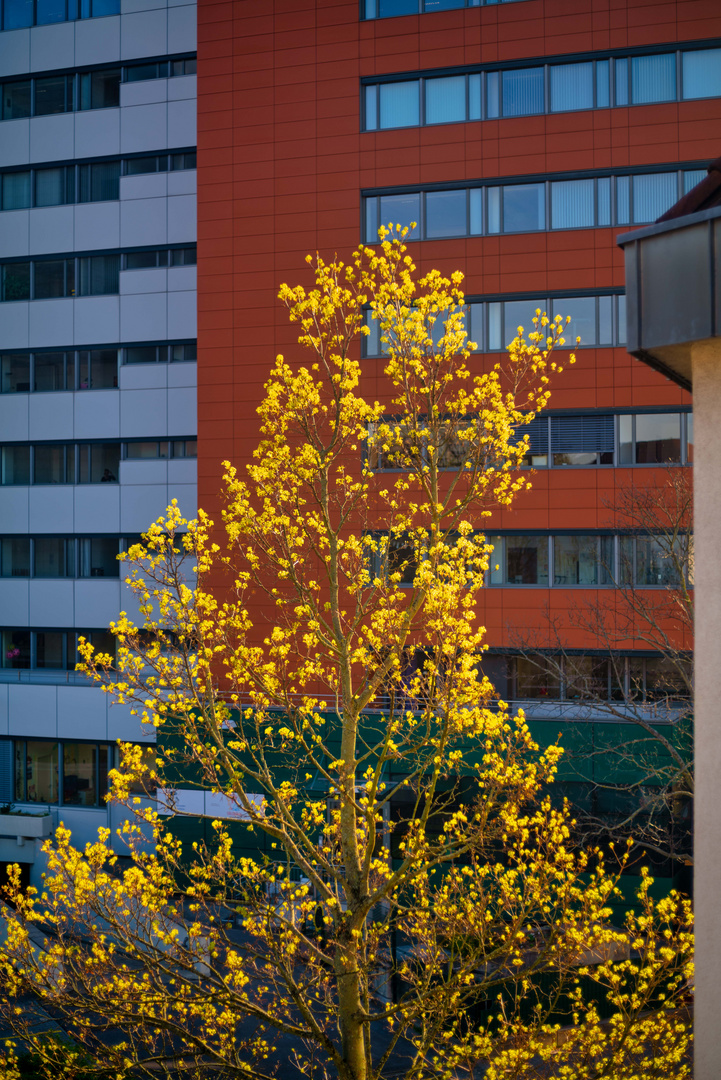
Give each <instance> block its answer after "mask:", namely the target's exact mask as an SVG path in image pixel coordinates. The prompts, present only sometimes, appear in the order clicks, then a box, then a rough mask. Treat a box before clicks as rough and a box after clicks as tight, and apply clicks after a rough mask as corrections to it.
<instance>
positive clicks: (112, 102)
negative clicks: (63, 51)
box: [78, 68, 120, 109]
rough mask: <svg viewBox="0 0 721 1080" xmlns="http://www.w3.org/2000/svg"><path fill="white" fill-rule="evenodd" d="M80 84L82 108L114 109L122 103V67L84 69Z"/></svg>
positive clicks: (79, 104)
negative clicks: (94, 69)
mask: <svg viewBox="0 0 721 1080" xmlns="http://www.w3.org/2000/svg"><path fill="white" fill-rule="evenodd" d="M79 84H80V89H79V95H78V107H79V108H80V109H114V108H117V107H118V105H119V104H120V68H105V69H104V70H101V71H84V72H82V73H81V74H80V76H79Z"/></svg>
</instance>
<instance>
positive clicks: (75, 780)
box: [63, 742, 98, 806]
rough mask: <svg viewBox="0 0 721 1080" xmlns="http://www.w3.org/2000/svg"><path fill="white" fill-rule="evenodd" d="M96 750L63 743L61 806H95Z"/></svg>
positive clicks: (89, 746)
mask: <svg viewBox="0 0 721 1080" xmlns="http://www.w3.org/2000/svg"><path fill="white" fill-rule="evenodd" d="M97 802H98V748H97V746H95V744H94V743H70V742H66V743H63V806H97Z"/></svg>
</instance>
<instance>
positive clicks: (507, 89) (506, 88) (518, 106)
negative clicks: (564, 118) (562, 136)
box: [427, 67, 544, 122]
mask: <svg viewBox="0 0 721 1080" xmlns="http://www.w3.org/2000/svg"><path fill="white" fill-rule="evenodd" d="M543 74H544V69H543V68H542V67H538V68H519V69H518V70H517V71H503V72H501V94H502V99H501V115H502V116H531V115H533V114H534V113H542V112H544V85H543V83H544V79H543ZM427 122H430V121H427Z"/></svg>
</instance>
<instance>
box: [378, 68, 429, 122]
mask: <svg viewBox="0 0 721 1080" xmlns="http://www.w3.org/2000/svg"><path fill="white" fill-rule="evenodd" d="M419 87H420V84H419V82H418V80H417V79H414V80H413V81H412V82H397V83H381V86H380V127H381V128H394V127H415V126H416V125H418V124H419V123H420V112H419V102H418V93H419Z"/></svg>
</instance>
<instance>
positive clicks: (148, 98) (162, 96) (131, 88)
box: [120, 54, 168, 109]
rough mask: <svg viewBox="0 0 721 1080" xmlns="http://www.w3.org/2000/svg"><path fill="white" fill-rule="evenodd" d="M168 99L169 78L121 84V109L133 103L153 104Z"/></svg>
mask: <svg viewBox="0 0 721 1080" xmlns="http://www.w3.org/2000/svg"><path fill="white" fill-rule="evenodd" d="M149 55H150V54H149ZM167 100H168V80H167V79H140V80H139V81H138V82H128V83H121V84H120V108H121V109H124V108H127V107H128V106H132V105H153V104H155V103H156V102H159V101H167Z"/></svg>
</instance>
